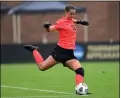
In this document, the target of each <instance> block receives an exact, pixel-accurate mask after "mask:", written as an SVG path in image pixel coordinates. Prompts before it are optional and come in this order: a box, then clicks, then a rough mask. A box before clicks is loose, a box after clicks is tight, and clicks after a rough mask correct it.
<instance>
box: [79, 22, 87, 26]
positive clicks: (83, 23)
mask: <svg viewBox="0 0 121 98" xmlns="http://www.w3.org/2000/svg"><path fill="white" fill-rule="evenodd" d="M81 24H82V25H86V26H88V25H89V23H88V21H81Z"/></svg>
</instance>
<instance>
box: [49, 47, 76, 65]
mask: <svg viewBox="0 0 121 98" xmlns="http://www.w3.org/2000/svg"><path fill="white" fill-rule="evenodd" d="M51 56H52V57H53V58H54V59H55V60H56V61H58V62H61V63H63V65H64V66H65V62H66V61H68V60H71V59H77V58H76V57H75V56H74V50H70V49H64V48H61V47H60V46H58V45H56V47H55V48H54V50H53V51H52V53H51Z"/></svg>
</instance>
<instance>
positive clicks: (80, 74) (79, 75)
mask: <svg viewBox="0 0 121 98" xmlns="http://www.w3.org/2000/svg"><path fill="white" fill-rule="evenodd" d="M65 64H66V66H67V67H68V68H69V69H71V70H73V71H75V73H76V76H75V81H76V85H77V84H79V83H82V82H83V81H84V68H82V66H81V64H80V62H79V61H78V60H77V59H71V60H68V61H66V62H65Z"/></svg>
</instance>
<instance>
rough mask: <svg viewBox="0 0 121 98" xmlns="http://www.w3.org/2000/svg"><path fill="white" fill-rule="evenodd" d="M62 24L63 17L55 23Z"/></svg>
mask: <svg viewBox="0 0 121 98" xmlns="http://www.w3.org/2000/svg"><path fill="white" fill-rule="evenodd" d="M63 22H64V17H61V18H59V19H57V21H56V23H63Z"/></svg>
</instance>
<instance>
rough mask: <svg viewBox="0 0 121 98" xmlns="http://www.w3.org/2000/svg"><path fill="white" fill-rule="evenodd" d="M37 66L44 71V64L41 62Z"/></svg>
mask: <svg viewBox="0 0 121 98" xmlns="http://www.w3.org/2000/svg"><path fill="white" fill-rule="evenodd" d="M38 68H39V70H41V71H45V70H46V68H45V66H44V65H43V64H41V65H38Z"/></svg>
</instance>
